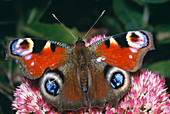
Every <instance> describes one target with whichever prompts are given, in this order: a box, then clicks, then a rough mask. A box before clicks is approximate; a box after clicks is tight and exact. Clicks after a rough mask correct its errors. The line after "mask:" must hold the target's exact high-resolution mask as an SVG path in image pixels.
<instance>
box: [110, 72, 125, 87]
mask: <svg viewBox="0 0 170 114" xmlns="http://www.w3.org/2000/svg"><path fill="white" fill-rule="evenodd" d="M123 83H124V76H123V74H122V73H120V72H116V73H114V74H113V75H112V78H111V80H110V84H111V86H112V87H113V88H114V89H117V88H119V87H121V86H122V85H123Z"/></svg>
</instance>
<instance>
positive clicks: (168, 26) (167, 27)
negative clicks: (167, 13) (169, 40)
mask: <svg viewBox="0 0 170 114" xmlns="http://www.w3.org/2000/svg"><path fill="white" fill-rule="evenodd" d="M156 31H157V32H169V33H170V24H166V25H158V26H157V27H156Z"/></svg>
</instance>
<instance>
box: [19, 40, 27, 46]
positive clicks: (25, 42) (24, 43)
mask: <svg viewBox="0 0 170 114" xmlns="http://www.w3.org/2000/svg"><path fill="white" fill-rule="evenodd" d="M26 44H28V41H27V40H24V41H23V42H21V43H20V45H26Z"/></svg>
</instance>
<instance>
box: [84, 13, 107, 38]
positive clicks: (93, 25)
mask: <svg viewBox="0 0 170 114" xmlns="http://www.w3.org/2000/svg"><path fill="white" fill-rule="evenodd" d="M104 13H105V10H103V11H102V13H101V14H100V16H99V17H98V18H97V20H96V21H95V22H94V24H93V25H92V26H91V27H90V29H89V30H88V31H87V33H86V34H85V35H84V37H83V39H84V38H85V37H86V36H87V35H88V34H89V32H90V31H91V29H92V28H93V27H94V25H95V24H96V23H97V22H98V21H99V19H100V18H101V17H102V16H103V14H104Z"/></svg>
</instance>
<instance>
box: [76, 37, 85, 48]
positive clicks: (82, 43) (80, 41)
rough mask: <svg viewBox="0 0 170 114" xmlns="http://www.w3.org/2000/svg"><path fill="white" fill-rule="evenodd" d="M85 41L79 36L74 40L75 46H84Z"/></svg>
mask: <svg viewBox="0 0 170 114" xmlns="http://www.w3.org/2000/svg"><path fill="white" fill-rule="evenodd" d="M84 45H85V42H84V41H83V39H82V37H79V38H78V40H77V41H76V46H84Z"/></svg>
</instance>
